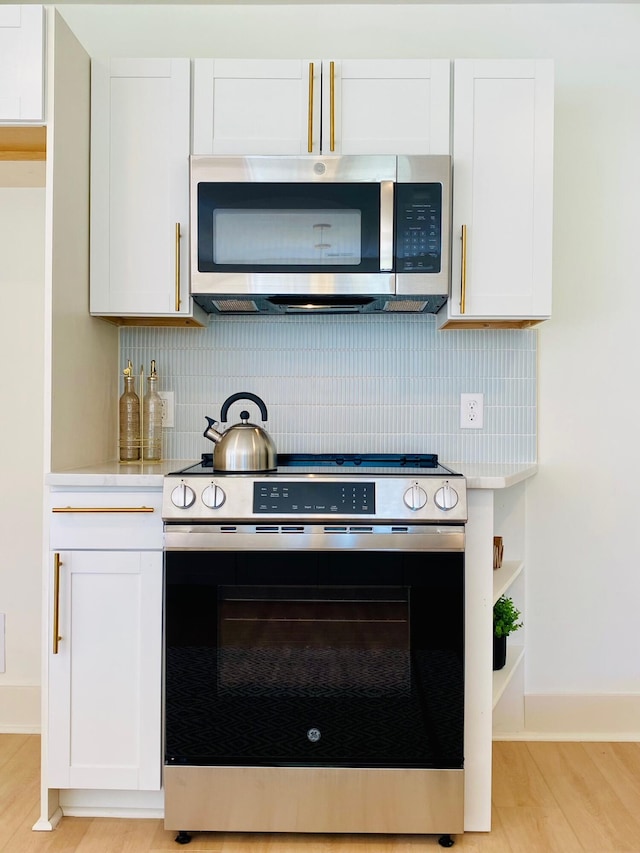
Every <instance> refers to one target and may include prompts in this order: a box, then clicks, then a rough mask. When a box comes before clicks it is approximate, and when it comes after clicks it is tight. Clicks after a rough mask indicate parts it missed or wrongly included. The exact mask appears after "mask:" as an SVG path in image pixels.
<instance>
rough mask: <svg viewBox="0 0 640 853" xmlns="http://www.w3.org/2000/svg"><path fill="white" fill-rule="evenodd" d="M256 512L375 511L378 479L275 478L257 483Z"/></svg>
mask: <svg viewBox="0 0 640 853" xmlns="http://www.w3.org/2000/svg"><path fill="white" fill-rule="evenodd" d="M253 511H254V512H256V513H265V512H266V513H269V514H270V515H271V514H274V513H275V514H279V513H283V512H284V513H287V514H292V515H309V513H312V514H313V515H315V514H316V513H322V514H325V513H326V514H327V515H336V514H339V515H375V511H376V492H375V484H374V483H362V482H346V483H343V482H340V483H326V482H323V481H320V482H318V481H309V482H302V483H301V482H299V481H298V482H296V481H286V480H272V481H271V482H266V483H254V484H253Z"/></svg>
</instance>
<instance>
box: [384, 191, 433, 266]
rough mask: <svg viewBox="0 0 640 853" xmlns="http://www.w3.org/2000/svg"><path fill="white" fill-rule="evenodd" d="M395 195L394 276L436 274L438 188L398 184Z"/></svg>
mask: <svg viewBox="0 0 640 853" xmlns="http://www.w3.org/2000/svg"><path fill="white" fill-rule="evenodd" d="M395 191H396V240H395V250H396V259H395V260H396V266H395V268H396V272H408V273H411V272H418V273H425V272H426V273H438V272H440V267H441V262H442V184H440V183H429V184H423V183H420V184H410V183H408V184H403V183H398V184H396V187H395Z"/></svg>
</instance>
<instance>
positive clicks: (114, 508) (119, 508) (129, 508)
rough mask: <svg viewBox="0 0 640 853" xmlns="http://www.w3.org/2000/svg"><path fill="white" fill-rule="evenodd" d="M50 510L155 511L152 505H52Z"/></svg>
mask: <svg viewBox="0 0 640 853" xmlns="http://www.w3.org/2000/svg"><path fill="white" fill-rule="evenodd" d="M51 512H155V510H154V508H153V507H152V506H54V507H53V509H52V510H51Z"/></svg>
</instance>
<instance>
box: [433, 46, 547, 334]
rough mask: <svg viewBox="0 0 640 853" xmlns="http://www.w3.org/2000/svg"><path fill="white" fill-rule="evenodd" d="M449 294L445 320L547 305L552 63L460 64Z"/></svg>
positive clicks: (521, 319) (512, 322)
mask: <svg viewBox="0 0 640 853" xmlns="http://www.w3.org/2000/svg"><path fill="white" fill-rule="evenodd" d="M453 98H454V105H453V232H452V246H453V249H452V264H451V268H452V285H451V297H450V299H449V301H448V303H447V304H446V305H445V306H443V308H442V309H441V311H440V313H439V315H438V323H439V325H440V326H441V327H442V326H448V327H456V326H457V327H461V326H470V325H475V326H479V327H481V326H489V325H494V326H499V325H501V326H505V327H506V326H509V327H514V328H517V327H520V326H526V325H530V324H532V323H536V322H539V321H540V320H544V319H546V318H548V317H549V316H550V314H551V272H552V271H551V249H552V214H553V63H552V61H550V60H541V61H533V60H532V61H527V60H513V61H511V60H499V61H489V60H458V61H456V62H455V64H454V95H453Z"/></svg>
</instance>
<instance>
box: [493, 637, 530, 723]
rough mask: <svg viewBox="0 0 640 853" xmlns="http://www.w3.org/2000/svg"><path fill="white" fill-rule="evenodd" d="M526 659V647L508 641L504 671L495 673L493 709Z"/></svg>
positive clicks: (500, 670)
mask: <svg viewBox="0 0 640 853" xmlns="http://www.w3.org/2000/svg"><path fill="white" fill-rule="evenodd" d="M523 658H524V646H518V645H516V644H515V643H509V641H507V662H506V664H505V665H504V667H503V668H502V669H499V670H497V671H496V672H494V673H493V707H494V708H495V707H496V705H497V704H498V702H499V701H500V697H501V696H502V694H503V693H504V691H505V690H506V689H507V686H508V684H509V682H510V681H511V679H512V678H513V676H514V674H515V672H516V670H517V668H518V666H520V664H521V662H522V659H523Z"/></svg>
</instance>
